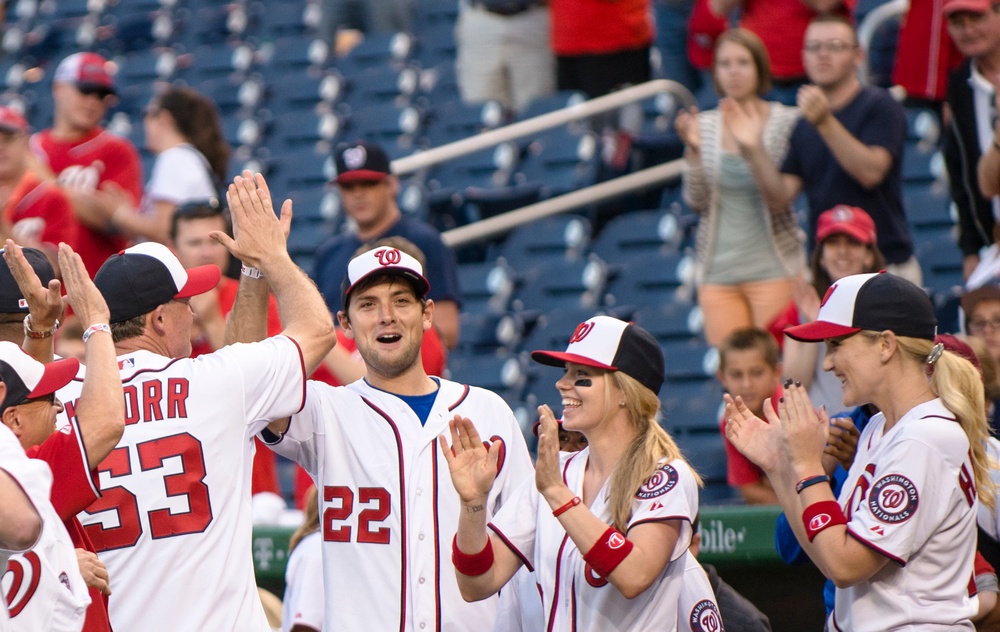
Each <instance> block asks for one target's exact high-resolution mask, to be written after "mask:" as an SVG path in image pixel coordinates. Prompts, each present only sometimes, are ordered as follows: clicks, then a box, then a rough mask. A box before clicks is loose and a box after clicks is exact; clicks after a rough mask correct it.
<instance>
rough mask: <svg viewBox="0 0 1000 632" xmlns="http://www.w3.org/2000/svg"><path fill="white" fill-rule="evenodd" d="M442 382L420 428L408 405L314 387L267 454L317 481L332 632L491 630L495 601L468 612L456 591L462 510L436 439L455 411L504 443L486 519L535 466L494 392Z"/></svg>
mask: <svg viewBox="0 0 1000 632" xmlns="http://www.w3.org/2000/svg"><path fill="white" fill-rule="evenodd" d="M434 379H438V378H434ZM439 382H440V389H439V390H438V394H437V397H436V398H435V401H434V405H433V407H432V408H431V411H430V414H429V415H428V417H427V422H426V424H425V425H423V426H421V424H420V420H419V419H418V418H417V416H416V414H415V413H414V412H413V410H412V409H411V408H410V407H409V406H408V405H407V404H406V402H404V401H403V400H402V399H400V398H399V397H397V396H395V395H393V394H392V393H388V392H386V391H382V390H379V389H377V388H373V387H371V386H369V385H368V384H367V382H365V381H364V380H359V381H357V382H354V383H353V384H351V385H349V386H347V387H340V388H335V387H331V386H328V385H326V384H319V383H315V382H309V385H308V387H307V394H306V405H305V407H304V408H303V409H302V412H300V413H299V414H297V415H295V416H294V417H292V420H291V423H290V425H289V428H288V432H286V433H285V435H284V437H282V438H281V440H280V441H279V442H278V443H276V444H273V445H272V448H273V449H274V451H275V452H277V453H278V454H281V455H284V456H286V457H288V458H291V459H293V460H295V461H298V462H299V463H300V464H301V465H302V467H303V468H305V470H306V471H307V472H309V473H310V474H311V475H312V476H313V478H314V480H316V481H317V482H318V487H319V494H320V496H319V501H320V520H321V524H322V528H323V576H324V582H325V584H326V595H327V599H326V614H325V624H324V629H325V630H374V631H389V630H410V631H414V632H420V631H423V630H427V631H428V632H430V631H431V630H445V631H449V632H451V631H459V630H467V631H469V632H483V630H485V629H487V628H489V627H490V626H491V625H492V622H493V619H494V616H495V612H496V598H495V597H492V598H490V599H486V600H483V601H479V602H476V603H466V602H465V601H464V600H463V599H462V597H461V594H460V593H459V590H458V582H457V581H456V579H455V568H454V567H453V566H452V563H451V543H452V538H453V537H454V535H455V533H456V531H457V530H458V516H459V512H460V510H461V503H460V501H459V498H458V494H457V493H456V492H455V488H454V487H453V486H452V483H451V474H450V473H449V471H448V464H447V463H446V462H445V460H444V457H443V456H441V453H440V448H439V447H438V445H437V437H438V435H440V434H447V435H448V436H449V437H450V434H448V432H449V431H448V421H449V420H450V419H452V418H453V417H454V416H455V415H456V414H457V415H462V416H464V417H468V418H469V419H471V420H472V421H473V423H475V425H476V428H477V430H478V432H479V435H480V436H481V437H482V438H483V440H484V441H490V440H491V439H500V440H502V442H503V450H502V451H501V457H500V467H499V473H498V475H497V480H496V483H495V484H494V486H493V491H492V492H490V497H489V502H488V503H487V507H486V511H487V512H488V513H489V514H490V515H493V513H495V511H496V510H497V508H498V507H499V506H500V505H501V503H502V502H505V499H507V498H509V497H510V495H511V494H512V492H513V491H514V489H516V488H517V486H518V485H520V484H521V482H522V481H531V480H533V468H532V465H531V457H530V456H529V455H528V450H527V446H526V445H525V443H524V437H523V435H522V434H521V429H520V427H519V426H518V424H517V421H516V420H515V419H514V415H513V414H512V413H511V411H510V408H509V407H508V406H507V404H506V403H504V401H503V400H502V399H501V398H500V397H499V396H498V395H496V394H494V393H491V392H489V391H486V390H483V389H480V388H475V387H469V386H465V385H462V384H457V383H455V382H450V381H448V380H444V379H439Z"/></svg>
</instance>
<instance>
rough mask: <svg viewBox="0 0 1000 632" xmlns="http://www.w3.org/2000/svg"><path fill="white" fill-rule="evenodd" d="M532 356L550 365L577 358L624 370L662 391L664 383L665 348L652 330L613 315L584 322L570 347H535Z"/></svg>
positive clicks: (536, 360)
mask: <svg viewBox="0 0 1000 632" xmlns="http://www.w3.org/2000/svg"><path fill="white" fill-rule="evenodd" d="M531 359H532V360H534V361H535V362H538V363H540V364H545V365H548V366H560V367H561V366H565V365H566V363H567V362H574V363H576V364H582V365H584V366H592V367H595V368H598V369H605V370H608V371H621V372H622V373H624V374H625V375H628V376H629V377H632V378H635V379H636V380H637V381H638V382H639V383H640V384H642V385H643V386H645V387H646V388H648V389H649V390H651V391H653V392H654V393H657V394H659V392H660V387H661V386H663V377H664V365H663V350H662V349H660V345H659V343H658V342H657V341H656V338H654V337H653V336H652V334H650V333H649V332H648V331H646V330H645V329H643V328H642V327H639V326H637V325H635V324H634V323H627V322H625V321H623V320H618V319H617V318H612V317H611V316H594V317H593V318H591V319H590V320H587V321H585V322H582V323H580V324H579V325H577V327H576V329H575V330H574V331H573V335H572V336H570V339H569V346H568V347H566V351H532V352H531Z"/></svg>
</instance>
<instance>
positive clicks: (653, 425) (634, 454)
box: [605, 371, 702, 533]
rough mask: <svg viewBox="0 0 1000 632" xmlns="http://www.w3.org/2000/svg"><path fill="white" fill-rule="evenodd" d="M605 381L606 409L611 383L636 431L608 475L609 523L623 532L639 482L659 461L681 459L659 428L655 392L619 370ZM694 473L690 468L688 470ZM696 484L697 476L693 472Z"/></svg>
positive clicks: (646, 476)
mask: <svg viewBox="0 0 1000 632" xmlns="http://www.w3.org/2000/svg"><path fill="white" fill-rule="evenodd" d="M610 377H611V379H610V380H606V382H605V383H606V384H607V386H606V388H607V393H606V394H607V397H606V400H605V401H607V402H608V405H609V406H613V405H614V401H615V399H614V398H613V397H611V392H610V390H611V384H612V383H613V384H614V385H615V386H616V387H617V388H618V389H619V390H620V391H621V392H622V396H623V397H622V399H623V400H624V402H625V410H626V411H627V412H628V418H629V421H630V422H631V424H632V426H633V427H634V428H635V430H636V431H637V432H638V433H637V434H636V436H635V438H634V439H633V440H632V442H631V443H629V445H628V447H627V448H626V449H625V453H624V454H622V457H621V459H620V460H619V461H618V465H617V466H616V467H615V471H614V472H613V473H612V474H611V487H610V492H609V499H608V505H609V506H610V507H611V522H612V524H613V525H614V527H615V528H616V529H618V530H619V531H621V532H623V533H624V532H625V530H626V529H627V528H628V521H629V519H630V518H631V517H632V501H633V500H634V499H635V493H636V492H637V491H638V490H639V488H640V487H642V485H643V483H645V482H646V480H647V479H649V477H650V476H652V475H653V472H655V471H656V469H657V468H658V467H659V463H660V461H661V460H662V459H664V458H666V460H667V461H673V460H674V459H683V458H684V456H683V455H682V454H681V451H680V448H678V447H677V444H676V443H674V440H673V438H672V437H671V436H670V435H669V434H667V431H666V430H664V429H663V427H662V426H660V423H659V421H658V417H659V414H660V399H659V397H657V396H656V393H654V392H653V391H651V390H649V389H648V388H646V387H645V386H643V385H642V384H640V383H639V382H638V381H637V380H636V379H635V378H633V377H631V376H628V375H626V374H624V373H622V372H621V371H615V372H613V373H611V375H610ZM691 471H692V473H694V468H692V470H691ZM694 477H695V480H696V481H697V482H698V485H699V486H701V485H702V481H701V477H699V476H698V474H697V473H694Z"/></svg>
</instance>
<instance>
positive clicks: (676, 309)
mask: <svg viewBox="0 0 1000 632" xmlns="http://www.w3.org/2000/svg"><path fill="white" fill-rule="evenodd" d="M632 320H634V321H635V323H636V324H637V325H640V326H642V327H643V328H644V329H646V330H647V331H648V332H649V333H651V334H652V335H653V337H655V338H656V339H657V340H659V341H660V342H661V343H664V342H668V341H674V340H686V339H688V338H691V337H694V336H698V335H700V334H701V332H702V330H703V329H704V326H705V319H704V317H703V316H702V313H701V308H700V307H698V306H697V305H689V304H687V303H664V304H662V305H647V306H645V307H642V308H640V309H638V310H636V311H635V313H634V314H633V315H632Z"/></svg>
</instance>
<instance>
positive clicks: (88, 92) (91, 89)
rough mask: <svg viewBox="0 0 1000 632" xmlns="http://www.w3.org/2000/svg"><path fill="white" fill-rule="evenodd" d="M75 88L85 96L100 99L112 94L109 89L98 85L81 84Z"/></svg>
mask: <svg viewBox="0 0 1000 632" xmlns="http://www.w3.org/2000/svg"><path fill="white" fill-rule="evenodd" d="M77 90H78V91H79V92H80V94H82V95H83V96H85V97H97V98H98V99H100V100H102V101H103V100H104V99H107V98H108V97H110V96H111V95H112V94H114V93H113V92H112V91H111V90H108V89H107V88H102V87H100V86H83V87H78V88H77Z"/></svg>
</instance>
